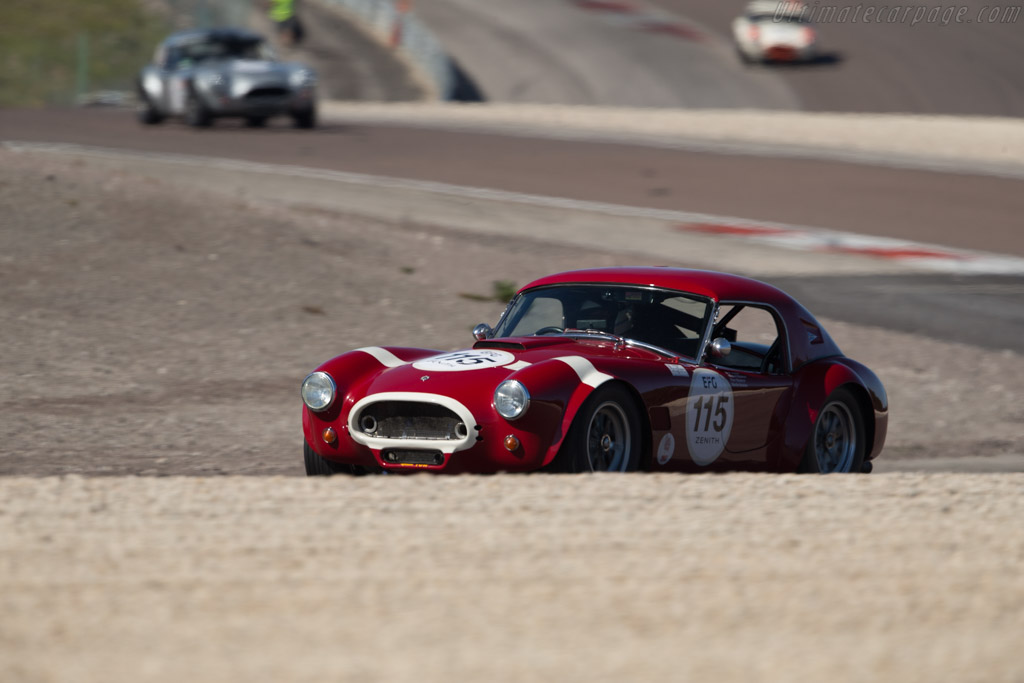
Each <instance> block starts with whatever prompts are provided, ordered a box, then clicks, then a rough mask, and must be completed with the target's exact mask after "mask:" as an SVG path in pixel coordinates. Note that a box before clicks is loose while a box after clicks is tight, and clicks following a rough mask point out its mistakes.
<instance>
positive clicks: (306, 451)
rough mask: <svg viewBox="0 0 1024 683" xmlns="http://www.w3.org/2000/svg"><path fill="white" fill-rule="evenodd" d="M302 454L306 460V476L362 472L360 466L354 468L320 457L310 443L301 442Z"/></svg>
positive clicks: (328, 475)
mask: <svg viewBox="0 0 1024 683" xmlns="http://www.w3.org/2000/svg"><path fill="white" fill-rule="evenodd" d="M302 455H303V456H304V459H305V461H306V476H308V477H330V476H332V475H334V474H351V475H354V474H363V473H364V472H363V471H362V468H359V470H357V469H356V467H355V466H353V465H342V464H341V463H336V462H331V461H330V460H327V459H326V458H322V457H320V456H319V455H318V454H317V453H316V451H314V450H313V449H312V448H311V447H310V445H309V444H308V443H306V442H303V443H302Z"/></svg>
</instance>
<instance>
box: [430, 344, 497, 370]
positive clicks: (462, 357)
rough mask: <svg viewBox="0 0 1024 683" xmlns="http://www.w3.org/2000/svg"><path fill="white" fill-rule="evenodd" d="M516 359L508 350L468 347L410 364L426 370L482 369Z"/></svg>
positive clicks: (495, 366)
mask: <svg viewBox="0 0 1024 683" xmlns="http://www.w3.org/2000/svg"><path fill="white" fill-rule="evenodd" d="M515 359H516V357H515V356H513V355H512V354H511V353H509V352H508V351H496V350H494V349H469V350H468V351H453V352H452V353H442V354H441V355H440V356H431V357H430V358H424V359H423V360H421V361H416V362H415V363H413V364H412V366H413V367H414V368H416V369H417V370H426V371H428V372H459V371H462V370H482V369H484V368H497V367H500V366H502V365H508V364H509V363H511V362H512V361H514V360H515Z"/></svg>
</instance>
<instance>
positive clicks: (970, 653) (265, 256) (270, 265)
mask: <svg viewBox="0 0 1024 683" xmlns="http://www.w3.org/2000/svg"><path fill="white" fill-rule="evenodd" d="M195 172H196V174H197V175H198V174H202V169H201V168H197V169H196V171H195ZM281 182H282V183H285V182H296V183H299V182H302V181H301V180H300V179H294V178H293V179H285V178H282V179H281ZM0 206H3V207H4V211H3V214H4V215H3V229H2V230H0V330H2V335H3V336H2V339H3V348H4V353H3V354H0V415H2V418H0V474H3V475H7V476H5V477H3V478H0V549H2V550H0V566H2V571H0V608H2V613H3V615H4V616H3V618H2V619H0V680H5V681H7V680H10V681H29V682H35V681H75V682H76V683H77V682H84V683H89V682H91V681H98V682H99V681H102V682H104V683H111V682H117V681H129V680H132V681H135V680H146V681H180V680H186V679H187V680H197V681H204V680H209V681H233V680H239V681H240V680H253V679H258V680H289V681H306V680H310V681H312V680H323V679H324V678H325V677H331V678H334V679H340V680H352V681H373V680H417V681H434V680H437V681H441V680H446V681H447V680H510V681H511V680H524V679H526V680H535V679H541V678H544V679H562V680H624V679H630V680H633V679H637V680H677V679H682V678H694V679H697V678H699V679H704V680H721V681H733V680H735V681H791V680H798V679H799V680H837V681H846V680H848V681H854V680H858V681H859V680H878V681H890V680H891V681H933V680H938V679H941V680H962V681H974V680H977V681H1021V680H1024V665H1022V664H1021V658H1020V656H1019V640H1020V634H1021V633H1022V632H1024V579H1022V575H1021V573H1020V571H1019V568H1020V565H1021V561H1022V560H1024V527H1022V525H1021V524H1020V520H1021V516H1022V515H1021V513H1022V509H1021V507H1022V505H1024V503H1022V501H1024V496H1022V495H1021V494H1022V493H1024V475H1021V474H1012V473H1006V474H965V473H942V474H926V473H921V472H902V473H893V472H890V473H885V469H886V468H888V469H890V470H891V469H899V468H902V469H922V468H927V467H928V466H929V463H933V462H935V461H937V459H941V458H945V459H947V462H951V463H955V464H954V465H953V466H951V467H950V469H970V468H971V467H972V464H973V463H978V462H986V461H989V460H992V459H998V458H1000V457H1016V458H1018V459H1019V458H1020V455H1021V452H1020V451H1021V443H1020V434H1019V425H1020V424H1021V423H1022V421H1024V414H1022V412H1021V411H1022V408H1021V406H1024V401H1022V400H1021V399H1022V396H1021V394H1022V392H1024V389H1022V388H1021V387H1022V386H1024V382H1021V378H1024V358H1021V357H1019V356H1017V355H1015V354H1012V353H995V352H979V351H977V350H975V349H968V348H966V347H959V346H956V345H952V344H947V343H944V342H940V341H935V340H920V339H915V338H912V337H910V336H908V335H902V334H896V333H892V332H887V331H883V330H876V329H869V328H862V327H854V326H851V325H841V324H836V323H830V325H829V326H830V330H832V332H833V334H834V335H835V336H836V338H837V340H838V342H839V343H840V345H841V346H842V347H843V348H844V349H845V350H846V351H847V353H849V354H850V355H851V356H854V357H857V358H860V359H861V360H864V361H865V362H867V363H868V364H869V365H871V366H872V367H873V368H875V369H876V370H877V371H878V373H879V374H880V375H881V377H882V378H883V380H884V381H885V382H886V384H887V386H888V387H889V389H890V394H891V401H892V406H893V415H892V421H891V423H890V429H891V437H890V445H889V447H888V449H887V451H886V453H885V454H883V456H882V460H881V462H880V467H879V472H880V473H878V474H874V475H870V476H866V477H860V476H851V477H829V478H819V477H796V476H755V475H724V476H711V475H707V476H693V477H677V476H653V475H635V476H623V477H605V476H591V477H559V476H520V477H515V476H494V477H456V478H437V477H420V476H416V477H375V478H362V479H344V478H334V479H330V480H307V479H305V478H302V477H301V476H282V475H301V473H302V467H301V464H300V455H299V453H300V445H301V433H300V421H299V399H298V391H297V387H298V382H299V381H300V380H301V378H302V377H303V376H304V374H305V373H306V372H308V370H309V369H311V368H312V367H313V366H315V365H316V364H317V363H319V362H320V361H322V360H323V359H324V358H327V357H329V356H330V355H332V354H335V353H338V352H340V351H343V350H345V349H349V348H353V347H356V346H360V345H367V344H381V343H391V344H395V345H404V344H409V345H411V344H417V345H425V346H429V347H434V348H439V349H450V348H456V347H460V346H465V345H468V343H469V342H470V329H471V327H472V325H473V324H474V323H476V322H479V321H481V320H491V321H493V320H494V319H495V318H496V317H497V315H498V313H499V312H500V310H501V307H502V305H501V304H500V303H498V302H496V301H480V300H478V299H477V298H478V297H480V296H481V295H487V294H489V293H490V292H491V290H492V282H493V281H495V280H512V281H515V282H517V283H520V284H521V283H523V282H525V281H526V280H527V279H529V278H532V277H534V276H538V275H541V274H543V273H548V272H552V271H556V270H559V269H567V268H571V267H579V266H584V265H593V266H601V265H614V264H619V263H622V261H623V256H622V255H621V254H611V253H603V252H599V251H595V250H587V249H584V248H574V247H569V246H564V245H549V244H546V243H544V242H541V241H537V240H529V239H525V238H504V237H497V236H493V235H476V234H467V233H462V232H458V231H454V230H450V229H443V228H439V227H432V226H428V225H422V224H418V223H417V222H416V221H415V216H414V215H413V216H410V218H409V219H408V220H407V221H404V222H398V223H390V222H379V221H371V220H368V219H364V218H358V217H354V216H348V215H344V214H341V213H337V212H333V211H327V210H313V209H308V208H307V209H304V208H301V207H294V206H288V205H287V204H278V203H272V202H269V201H266V200H259V199H257V198H252V197H241V196H240V197H235V198H227V199H225V198H224V197H223V196H222V195H220V194H215V193H206V192H204V191H200V190H196V191H193V192H189V193H177V194H176V193H175V192H174V191H172V186H170V185H168V184H166V183H164V182H163V181H161V180H160V178H158V177H153V176H149V175H145V174H140V173H127V172H117V171H116V170H114V171H111V170H110V169H109V168H100V167H97V166H94V165H92V164H91V163H90V162H88V161H82V160H76V161H68V160H65V159H62V158H60V157H56V156H52V155H46V156H34V155H29V154H14V153H12V152H9V151H7V150H0ZM453 264H457V270H456V269H455V268H454V267H453ZM466 295H469V296H468V297H467V296H466ZM965 358H970V363H965V362H964V359H965ZM247 474H248V475H257V474H258V475H267V476H260V477H238V476H216V477H211V476H209V475H247ZM22 475H24V476H22ZM53 475H65V476H53ZM67 475H71V476H67ZM79 475H192V476H187V477H180V476H175V477H171V478H165V477H136V476H100V477H92V476H90V477H87V478H83V477H82V476H79Z"/></svg>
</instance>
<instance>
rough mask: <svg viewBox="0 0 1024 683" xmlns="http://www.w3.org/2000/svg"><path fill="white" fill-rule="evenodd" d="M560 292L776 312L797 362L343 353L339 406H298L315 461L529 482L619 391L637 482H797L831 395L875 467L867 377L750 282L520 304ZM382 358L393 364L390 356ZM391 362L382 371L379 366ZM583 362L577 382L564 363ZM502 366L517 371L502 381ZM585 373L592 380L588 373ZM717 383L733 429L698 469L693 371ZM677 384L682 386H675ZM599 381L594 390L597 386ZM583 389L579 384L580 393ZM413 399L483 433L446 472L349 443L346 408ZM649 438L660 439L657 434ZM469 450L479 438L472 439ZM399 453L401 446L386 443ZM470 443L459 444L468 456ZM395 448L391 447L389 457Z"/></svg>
mask: <svg viewBox="0 0 1024 683" xmlns="http://www.w3.org/2000/svg"><path fill="white" fill-rule="evenodd" d="M565 283H608V284H611V283H621V284H634V285H642V286H654V287H661V288H666V289H675V290H680V291H684V292H689V293H693V294H697V295H699V296H704V297H707V298H710V299H712V300H714V301H716V302H723V303H728V302H746V303H758V304H762V305H766V306H768V307H770V308H772V309H774V310H775V311H776V312H777V314H778V317H779V318H780V319H781V321H782V322H783V324H784V327H785V330H786V334H787V340H786V341H787V344H788V347H789V351H790V358H791V372H790V373H789V374H788V375H761V374H758V373H755V372H744V371H739V370H733V369H728V368H720V367H719V368H716V367H714V366H713V365H711V364H709V363H707V362H705V363H702V364H698V363H695V362H693V361H691V360H689V359H685V358H684V359H677V362H675V363H673V362H671V361H668V359H666V358H665V357H664V356H661V355H659V354H656V353H654V352H651V351H647V350H644V349H638V348H634V347H629V346H625V347H618V346H616V345H615V343H614V342H612V341H610V340H604V339H600V338H595V339H572V338H569V337H559V336H541V337H517V338H506V339H488V340H484V341H480V342H477V343H476V344H475V345H474V347H473V348H474V349H499V350H502V351H506V352H508V353H509V354H511V355H512V356H513V357H514V361H513V362H510V363H506V364H504V365H500V366H488V367H482V366H481V367H482V369H474V370H469V371H458V372H443V371H430V370H426V371H425V370H422V369H417V368H416V367H415V366H414V363H415V362H416V361H420V360H423V359H427V358H430V357H432V356H435V355H438V354H442V353H445V352H441V351H433V350H428V349H410V348H385V349H383V350H380V349H376V350H374V349H371V350H369V351H366V350H355V351H350V352H348V353H346V354H343V355H341V356H338V357H336V358H333V359H331V360H329V361H327V362H326V363H324V364H323V365H321V366H320V367H319V368H317V369H318V370H322V371H324V372H327V373H328V374H330V375H331V376H332V377H333V378H334V379H335V382H336V383H337V385H338V393H339V397H338V399H337V400H336V401H335V404H334V405H333V406H332V407H331V408H330V409H328V410H327V411H326V412H323V413H314V412H312V411H310V410H309V409H308V408H306V407H305V406H303V432H304V434H305V438H306V441H307V442H308V443H309V444H310V446H311V447H312V448H313V450H315V451H316V452H317V453H319V454H320V455H321V456H322V457H324V458H326V459H329V460H333V461H337V462H342V463H348V464H355V465H362V466H366V467H371V468H385V469H389V470H404V469H409V470H421V469H422V470H429V471H444V472H495V471H530V470H536V469H539V468H542V467H544V466H545V465H547V464H549V463H550V462H551V461H552V459H553V458H554V457H555V455H556V454H557V453H558V450H559V448H560V447H561V445H562V442H563V439H564V438H565V436H566V434H567V433H568V431H569V428H570V426H571V425H572V422H573V419H574V418H575V417H576V414H577V411H578V410H579V408H580V406H581V405H582V404H583V402H584V401H585V400H586V398H587V397H588V396H589V395H590V394H591V392H593V391H594V386H592V385H594V384H598V385H600V384H601V383H602V381H604V382H618V383H620V384H622V385H623V386H625V387H626V388H627V389H628V390H629V391H630V392H631V393H632V394H633V395H634V397H635V399H636V401H637V403H638V405H639V406H641V407H642V410H641V416H642V417H641V419H642V421H643V425H642V431H643V434H642V438H643V449H642V455H641V468H642V469H649V470H656V471H716V470H731V469H749V470H768V471H782V472H792V471H794V470H795V469H796V467H797V465H798V464H799V462H800V459H801V457H802V454H803V452H804V449H805V447H806V444H807V441H808V438H809V435H810V432H811V427H812V425H813V424H814V419H815V418H816V417H817V413H818V411H819V410H820V409H821V407H822V406H823V405H824V402H825V400H826V399H827V398H828V397H829V396H830V395H831V394H832V393H833V392H834V391H835V390H836V389H838V388H840V387H846V388H848V389H849V390H851V391H853V392H854V393H855V395H857V396H858V397H859V400H861V401H862V403H863V408H864V410H863V411H862V412H863V413H864V421H865V428H866V430H867V441H868V444H869V447H870V452H868V453H866V455H865V459H872V458H874V457H876V456H877V455H878V453H879V452H880V451H881V448H882V446H883V444H884V441H885V433H886V424H887V410H888V405H887V400H886V396H885V390H884V388H883V387H882V384H881V382H880V381H879V380H878V378H877V377H876V376H875V375H874V373H872V372H871V371H870V370H868V369H867V368H866V367H864V366H863V365H861V364H859V363H857V362H856V361H853V360H850V359H848V358H846V357H845V356H843V355H842V353H841V352H840V351H839V348H838V347H837V346H836V345H835V343H834V342H833V341H832V339H831V338H830V337H829V336H828V334H827V332H825V330H824V328H822V327H821V325H820V324H819V323H818V322H817V321H816V320H815V319H814V317H813V316H812V315H811V314H810V312H808V311H807V310H806V309H805V308H804V307H803V306H801V305H800V304H799V303H797V302H796V301H794V300H793V299H792V298H791V297H789V296H788V295H787V294H785V293H784V292H782V291H781V290H779V289H777V288H775V287H773V286H771V285H768V284H765V283H762V282H758V281H756V280H751V279H749V278H744V277H739V276H736V275H727V274H724V273H715V272H708V271H696V270H683V269H673V268H604V269H594V270H582V271H575V272H568V273H559V274H556V275H551V276H548V277H545V278H541V279H539V280H536V281H535V282H532V283H530V284H528V285H527V286H525V287H523V289H522V290H520V291H525V290H527V289H532V288H535V287H546V286H552V285H558V284H565ZM388 354H390V356H389V355H388ZM378 357H383V358H385V359H386V360H388V359H389V358H391V357H393V358H394V359H395V360H394V361H393V362H392V361H390V360H389V363H390V365H393V367H387V366H386V365H385V364H384V363H382V362H381V361H380V360H378ZM564 358H568V359H570V362H578V361H573V360H572V359H575V358H579V359H584V360H585V362H582V363H581V365H582V366H583V375H584V376H583V377H581V373H580V372H578V369H576V368H574V367H573V366H571V365H570V364H569V363H568V362H566V361H564V360H560V359H564ZM509 365H511V366H514V367H516V368H518V369H514V370H513V369H509V367H508V366H509ZM673 366H674V369H675V370H676V372H673ZM588 367H592V372H588V371H587V368H588ZM698 369H702V372H707V371H708V370H714V373H715V375H714V376H717V377H719V378H725V379H726V380H728V382H729V384H730V385H731V387H732V390H733V396H734V398H735V403H734V406H735V407H734V424H733V426H732V430H731V433H730V434H729V436H728V438H727V440H726V443H725V449H724V450H723V451H722V452H721V454H720V455H719V456H717V458H716V459H715V460H714V461H713V462H711V463H709V464H706V465H699V464H697V462H694V460H693V458H692V457H690V454H689V447H688V445H687V433H686V418H687V399H688V397H689V395H690V383H691V378H692V376H693V372H694V371H695V370H698ZM683 370H685V373H684V372H683ZM591 375H593V376H591ZM510 377H511V378H515V379H517V380H519V381H520V382H522V383H523V385H524V386H525V387H527V389H528V390H529V392H530V396H531V403H530V408H529V410H527V412H526V413H525V415H523V417H521V418H520V419H518V420H515V421H512V422H509V421H507V420H505V419H504V418H502V417H500V416H499V415H498V414H497V413H496V412H495V410H494V407H493V405H492V396H493V393H494V389H495V387H496V386H497V385H498V384H499V383H500V382H502V381H504V380H505V379H507V378H510ZM588 381H589V382H590V383H587V382H588ZM383 392H408V393H416V394H431V395H437V396H443V397H450V398H452V399H455V400H457V401H458V402H459V403H460V404H461V405H462V406H464V407H465V409H466V410H468V411H469V413H470V414H471V416H472V418H473V420H474V422H475V423H476V424H475V425H470V426H471V427H475V426H479V427H480V428H481V429H480V430H479V437H480V438H479V439H478V440H475V441H472V443H471V444H470V445H469V447H468V448H465V449H463V450H456V451H455V452H454V453H451V454H448V455H446V456H445V461H444V464H442V465H439V466H437V465H416V466H398V465H389V464H386V463H385V462H384V461H383V459H382V455H381V451H380V449H377V448H373V447H370V446H367V445H363V444H361V443H358V442H357V441H356V440H354V439H353V437H352V435H351V434H350V431H349V425H348V420H349V417H350V412H351V411H352V408H353V406H355V404H356V403H357V402H358V401H359V400H360V399H363V398H364V397H366V396H372V395H375V394H380V393H383ZM652 424H653V425H654V427H652ZM328 426H331V427H334V429H335V430H336V432H337V434H338V439H337V441H336V442H335V443H333V444H327V443H324V442H323V440H322V438H321V436H320V435H321V434H322V432H323V429H324V428H325V427H328ZM667 434H671V435H672V437H673V439H674V443H675V449H674V454H675V455H674V457H672V459H670V460H668V461H667V462H666V463H664V464H659V462H658V459H657V457H656V456H655V453H656V451H657V448H658V446H659V444H660V443H661V442H662V439H665V438H666V435H667ZM472 435H473V436H475V435H476V432H473V433H472ZM509 435H513V436H515V437H516V438H518V439H519V441H520V443H521V446H520V447H519V448H518V449H517V450H516V451H514V452H511V453H510V452H508V451H507V450H506V449H505V447H504V440H505V437H506V436H509ZM393 441H395V442H400V441H401V440H393ZM468 442H469V440H467V443H468ZM396 445H399V443H396Z"/></svg>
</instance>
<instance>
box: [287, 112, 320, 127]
mask: <svg viewBox="0 0 1024 683" xmlns="http://www.w3.org/2000/svg"><path fill="white" fill-rule="evenodd" d="M292 124H293V125H294V126H295V127H296V128H313V127H314V126H316V109H315V108H314V107H310V108H308V109H302V110H300V111H296V112H293V113H292Z"/></svg>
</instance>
